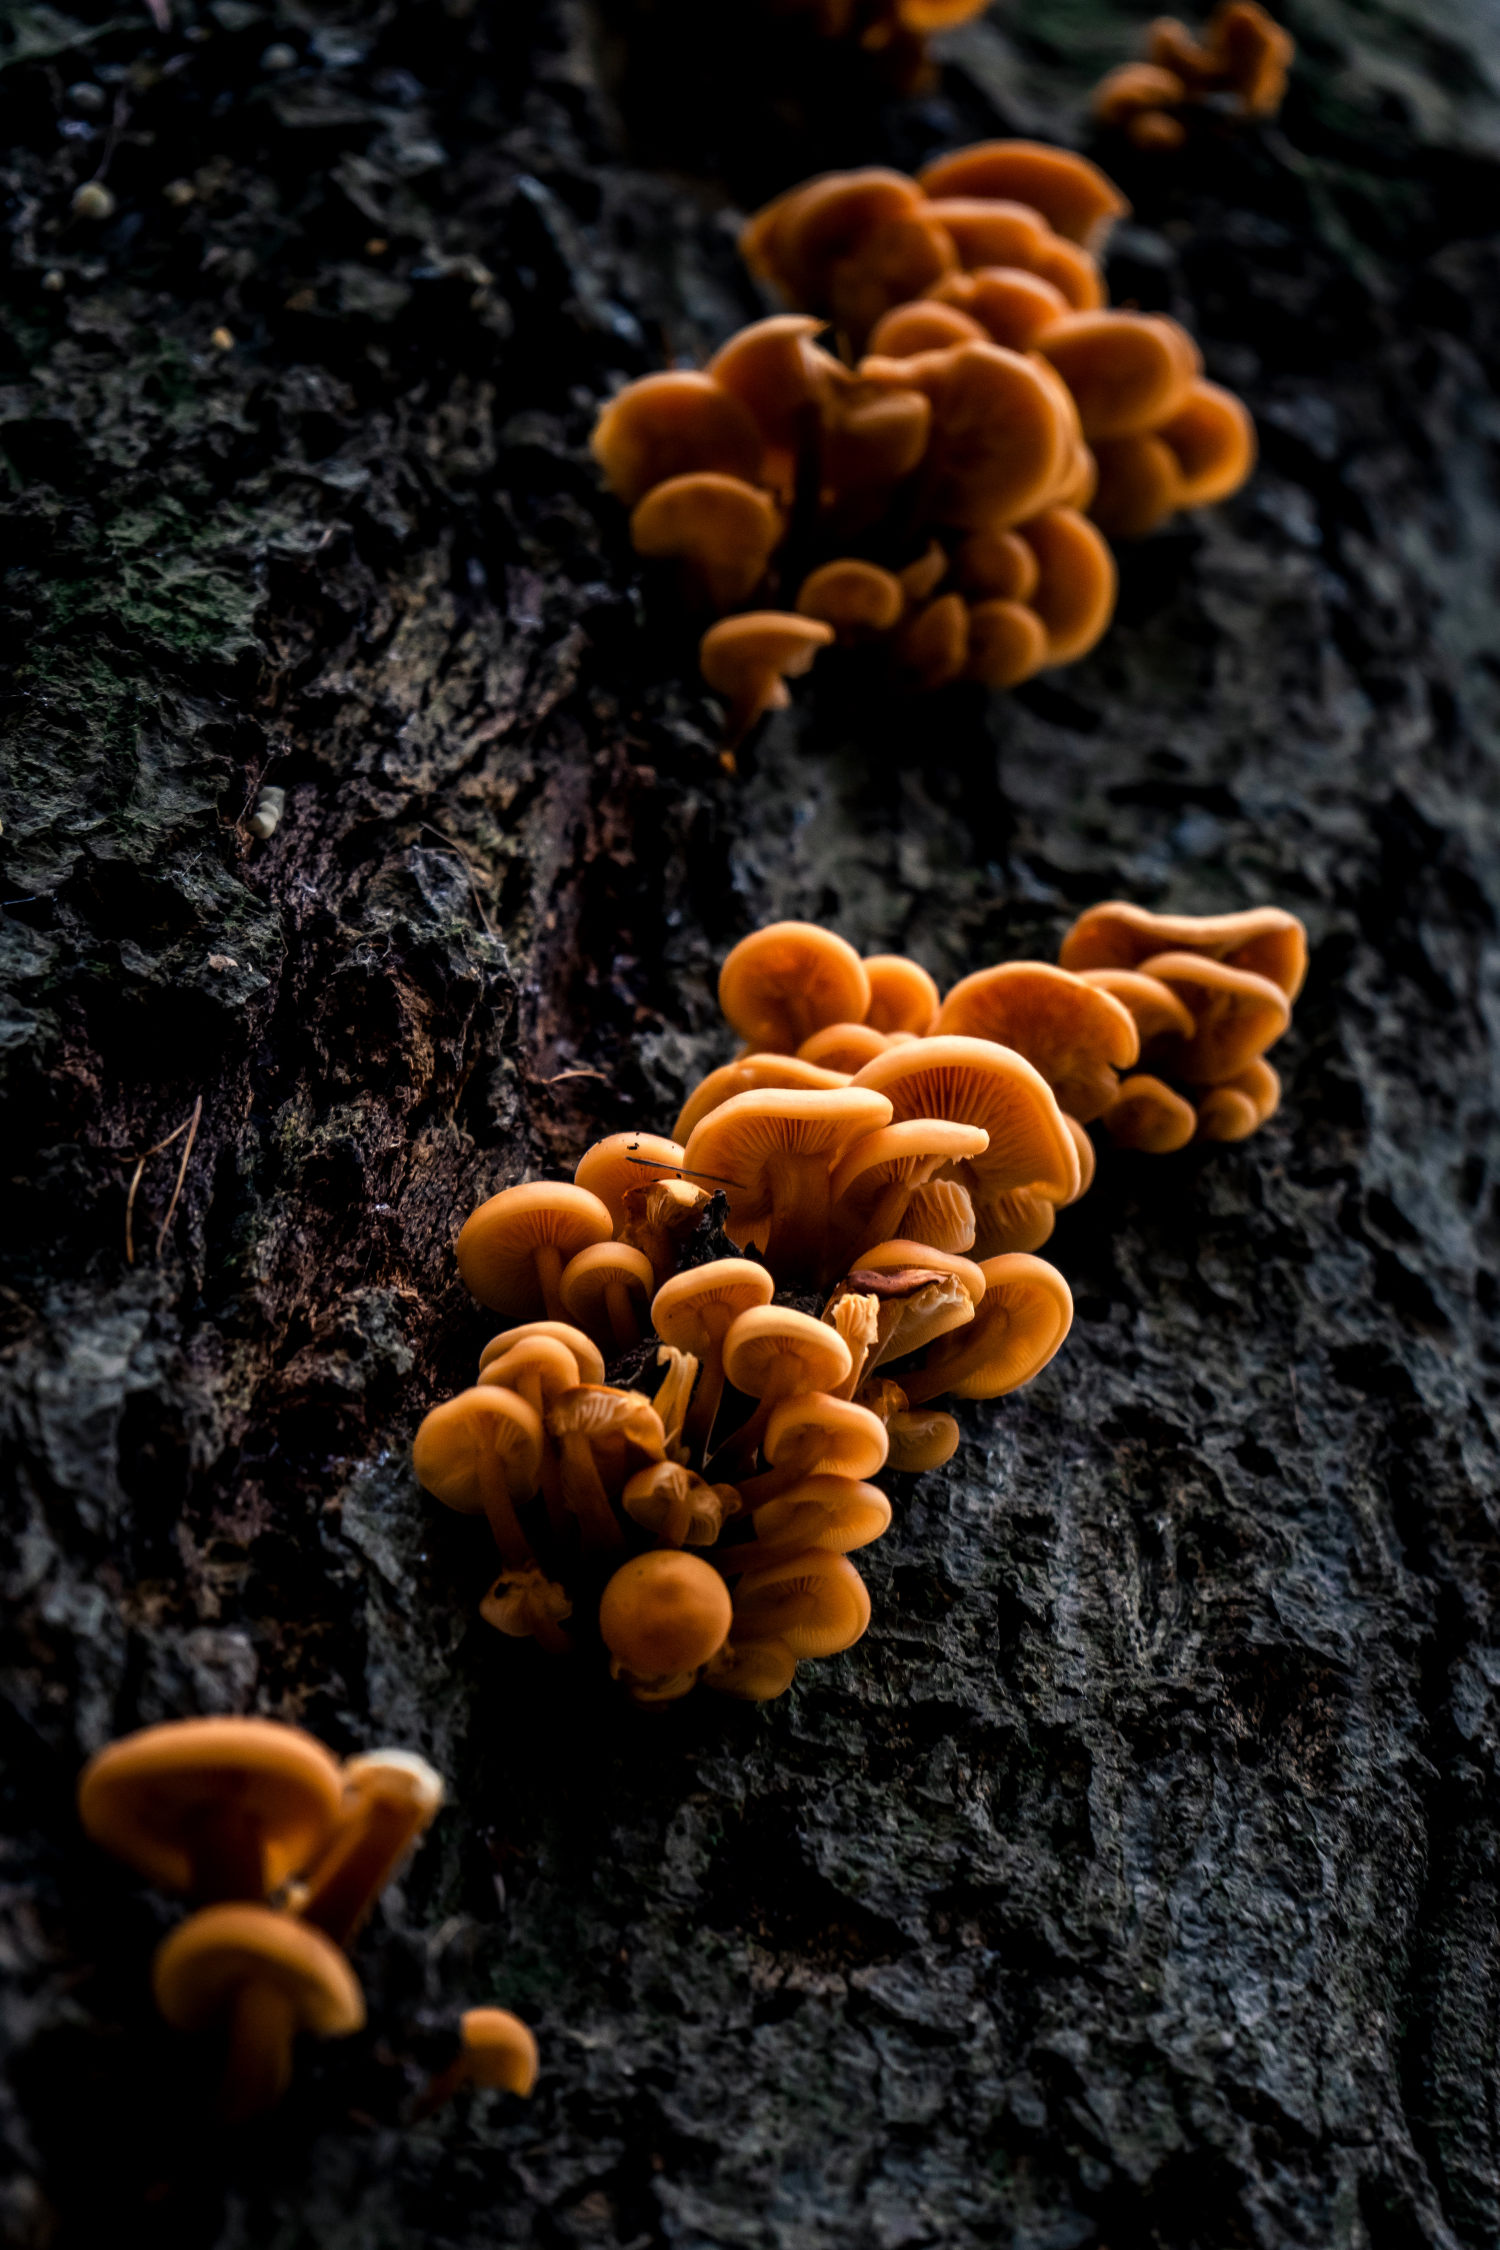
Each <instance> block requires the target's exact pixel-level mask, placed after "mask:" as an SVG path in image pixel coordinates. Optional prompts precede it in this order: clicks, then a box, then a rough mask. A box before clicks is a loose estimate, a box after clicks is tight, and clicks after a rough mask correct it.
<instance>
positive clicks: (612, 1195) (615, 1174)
mask: <svg viewBox="0 0 1500 2250" xmlns="http://www.w3.org/2000/svg"><path fill="white" fill-rule="evenodd" d="M681 1169H682V1150H681V1149H680V1148H679V1147H678V1145H677V1143H676V1142H675V1141H669V1140H668V1139H666V1137H665V1135H663V1134H661V1133H610V1134H609V1135H608V1136H607V1137H606V1138H605V1139H604V1140H602V1141H595V1143H594V1145H593V1147H592V1148H586V1149H585V1150H584V1152H583V1154H582V1156H580V1157H579V1159H578V1168H577V1170H576V1171H575V1172H574V1174H573V1178H574V1180H575V1181H576V1182H577V1184H578V1186H579V1187H581V1188H587V1189H588V1191H589V1194H590V1195H597V1196H598V1198H599V1201H600V1202H601V1203H602V1204H603V1205H604V1208H605V1209H606V1210H607V1211H608V1213H609V1215H610V1218H611V1219H612V1220H613V1222H614V1224H615V1226H616V1227H620V1226H623V1225H624V1223H625V1217H626V1212H625V1197H626V1196H627V1194H628V1193H629V1192H630V1190H631V1189H632V1188H637V1187H649V1185H650V1184H651V1182H652V1181H653V1180H675V1179H676V1178H677V1176H678V1174H679V1172H680V1171H681Z"/></svg>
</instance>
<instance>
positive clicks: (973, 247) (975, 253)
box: [928, 195, 1052, 287]
mask: <svg viewBox="0 0 1500 2250" xmlns="http://www.w3.org/2000/svg"><path fill="white" fill-rule="evenodd" d="M928 208H929V210H930V211H931V213H932V216H933V217H934V218H935V219H936V220H937V221H938V223H939V225H940V226H942V227H943V228H945V229H946V231H947V233H948V235H949V237H950V239H951V240H952V243H953V247H954V249H955V250H956V251H957V252H958V262H959V264H960V265H961V266H963V267H965V268H966V269H973V268H975V267H979V266H1020V267H1022V268H1027V267H1029V266H1030V265H1031V261H1032V259H1033V258H1042V257H1045V256H1046V254H1047V244H1048V241H1049V240H1050V238H1051V235H1052V229H1051V227H1049V226H1048V224H1047V222H1046V220H1045V219H1044V218H1043V217H1042V215H1041V213H1040V212H1039V211H1034V210H1033V209H1032V207H1031V205H1030V204H1029V203H1016V202H1013V201H1007V200H1004V199H1002V198H999V197H994V196H983V195H945V196H934V197H933V198H932V199H931V201H930V203H929V205H928ZM935 286H937V287H941V286H942V284H941V282H939V283H937V284H935Z"/></svg>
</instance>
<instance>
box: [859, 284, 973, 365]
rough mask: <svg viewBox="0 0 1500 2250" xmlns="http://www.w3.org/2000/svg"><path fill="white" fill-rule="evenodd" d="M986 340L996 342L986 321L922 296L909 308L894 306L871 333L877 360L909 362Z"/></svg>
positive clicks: (951, 305) (872, 347)
mask: <svg viewBox="0 0 1500 2250" xmlns="http://www.w3.org/2000/svg"><path fill="white" fill-rule="evenodd" d="M953 278H958V277H956V276H955V277H953ZM941 286H942V284H941V283H940V284H939V287H941ZM987 339H988V340H989V341H991V342H993V341H994V340H995V339H994V338H992V337H990V334H989V330H988V329H987V328H986V327H985V326H984V324H983V322H981V321H978V320H975V319H973V318H972V317H971V316H970V315H969V314H968V313H966V312H961V311H960V310H959V308H958V306H957V305H953V304H943V303H941V302H939V301H938V300H937V299H936V298H933V297H919V298H918V299H917V300H916V302H915V303H913V304H910V305H894V306H893V307H892V308H891V310H890V311H889V312H888V313H886V314H884V315H883V316H882V317H881V319H879V320H877V321H876V323H875V326H874V327H873V328H872V329H871V331H870V350H871V352H872V353H873V354H874V355H875V356H876V357H877V358H882V359H909V358H910V357H911V356H912V354H913V353H915V352H941V351H946V350H947V349H948V347H949V345H950V344H973V343H981V344H982V343H984V342H985V341H986V340H987Z"/></svg>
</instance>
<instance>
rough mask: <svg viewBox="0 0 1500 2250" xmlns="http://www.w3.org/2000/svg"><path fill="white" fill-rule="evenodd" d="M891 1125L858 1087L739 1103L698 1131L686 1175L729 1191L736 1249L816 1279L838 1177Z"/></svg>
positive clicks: (739, 1098) (876, 1099)
mask: <svg viewBox="0 0 1500 2250" xmlns="http://www.w3.org/2000/svg"><path fill="white" fill-rule="evenodd" d="M913 1044H914V1045H915V1044H921V1042H913ZM899 1051H900V1050H899V1049H891V1050H888V1053H895V1052H899ZM886 1060H887V1055H877V1056H876V1058H875V1060H874V1062H873V1063H867V1064H866V1065H865V1069H866V1070H874V1069H878V1068H879V1066H880V1065H881V1064H882V1063H884V1062H885V1061H886ZM889 1120H890V1104H889V1103H888V1102H887V1101H886V1099H885V1097H884V1095H883V1094H879V1093H875V1092H873V1091H872V1090H871V1089H869V1088H867V1087H865V1086H862V1085H860V1084H859V1083H858V1082H856V1083H855V1084H854V1085H852V1086H846V1087H843V1088H841V1089H840V1090H839V1091H838V1092H836V1093H828V1094H799V1093H778V1092H773V1091H768V1092H765V1093H758V1094H736V1095H735V1096H734V1097H733V1098H732V1099H731V1100H730V1101H727V1102H723V1103H721V1104H720V1105H719V1107H718V1108H717V1109H714V1110H711V1111H710V1112H709V1114H708V1116H707V1117H705V1118H704V1119H703V1120H702V1121H701V1123H699V1124H697V1125H695V1126H694V1127H693V1130H692V1133H691V1135H690V1137H689V1140H688V1147H687V1164H688V1169H689V1171H690V1172H693V1173H696V1174H699V1175H706V1176H711V1177H713V1178H715V1179H717V1180H719V1181H721V1182H722V1183H723V1184H724V1193H725V1195H726V1196H727V1197H728V1199H729V1232H730V1235H731V1237H732V1239H733V1240H734V1241H735V1242H737V1243H739V1244H740V1245H742V1246H748V1245H749V1244H752V1243H753V1244H754V1245H755V1247H756V1248H757V1249H758V1250H759V1251H760V1252H761V1254H762V1256H763V1257H764V1259H765V1261H766V1264H767V1265H768V1266H769V1267H770V1269H771V1271H772V1273H774V1274H776V1275H778V1276H783V1275H788V1274H797V1273H810V1272H812V1271H814V1270H815V1269H816V1268H817V1266H818V1264H819V1262H820V1260H821V1258H822V1255H823V1250H824V1246H825V1243H826V1240H827V1235H828V1225H829V1218H830V1211H831V1203H830V1196H831V1188H830V1182H831V1178H832V1174H833V1172H834V1169H835V1167H836V1166H837V1165H838V1163H839V1161H840V1159H841V1158H842V1156H843V1155H844V1153H845V1151H846V1150H847V1149H848V1148H849V1146H850V1144H851V1143H852V1142H854V1141H856V1140H858V1139H859V1138H860V1136H861V1135H862V1134H864V1133H871V1132H874V1131H875V1130H876V1128H877V1127H879V1126H881V1125H884V1124H887V1123H888V1122H889Z"/></svg>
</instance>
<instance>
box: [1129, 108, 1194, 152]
mask: <svg viewBox="0 0 1500 2250" xmlns="http://www.w3.org/2000/svg"><path fill="white" fill-rule="evenodd" d="M1125 131H1126V133H1127V134H1128V135H1129V137H1130V139H1131V140H1132V141H1133V142H1134V143H1135V145H1136V147H1137V148H1144V149H1162V150H1167V149H1174V148H1181V147H1182V144H1183V142H1184V141H1185V140H1186V139H1187V127H1186V126H1185V125H1184V124H1183V122H1182V119H1181V118H1180V117H1170V116H1168V114H1167V112H1166V111H1165V110H1164V109H1138V110H1137V111H1136V112H1135V114H1134V115H1133V116H1132V117H1130V118H1129V119H1128V120H1127V121H1126V126H1125Z"/></svg>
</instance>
